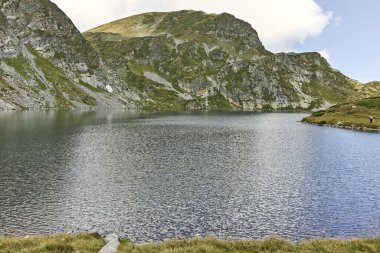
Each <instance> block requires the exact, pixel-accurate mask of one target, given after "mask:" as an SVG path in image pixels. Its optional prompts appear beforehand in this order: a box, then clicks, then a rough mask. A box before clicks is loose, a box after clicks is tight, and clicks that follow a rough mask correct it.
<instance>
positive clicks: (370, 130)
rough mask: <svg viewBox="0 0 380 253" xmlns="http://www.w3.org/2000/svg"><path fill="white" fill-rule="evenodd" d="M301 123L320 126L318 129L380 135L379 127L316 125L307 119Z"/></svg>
mask: <svg viewBox="0 0 380 253" xmlns="http://www.w3.org/2000/svg"><path fill="white" fill-rule="evenodd" d="M301 122H302V123H304V124H308V125H314V126H320V127H330V128H339V129H346V130H353V131H359V132H368V133H380V127H379V128H370V127H365V126H358V125H355V124H352V125H345V124H344V123H342V124H339V123H337V124H329V123H318V122H313V121H309V120H307V119H303V120H302V121H301Z"/></svg>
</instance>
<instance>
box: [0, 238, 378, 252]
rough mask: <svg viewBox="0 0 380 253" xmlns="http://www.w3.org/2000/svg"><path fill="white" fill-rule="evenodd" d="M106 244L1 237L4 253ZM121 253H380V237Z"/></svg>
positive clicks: (168, 245) (163, 246) (125, 248)
mask: <svg viewBox="0 0 380 253" xmlns="http://www.w3.org/2000/svg"><path fill="white" fill-rule="evenodd" d="M104 245H105V241H104V240H103V239H102V238H101V237H100V236H98V235H62V236H53V237H32V238H28V239H25V238H3V239H1V238H0V252H1V253H8V252H9V253H10V252H27V253H37V252H38V253H40V252H42V253H46V252H49V253H50V252H51V253H74V252H84V253H87V252H94V253H95V252H99V250H100V249H101V248H102V247H103V246H104ZM118 252H119V253H127V252H128V253H199V252H203V253H232V252H233V253H248V252H250V253H269V252H271V253H294V252H296V253H361V252H363V253H364V252H365V253H379V252H380V238H377V239H355V240H313V241H306V242H303V243H300V244H293V243H290V242H287V241H284V240H280V239H276V238H269V239H267V240H254V241H221V240H217V239H211V238H209V239H193V240H172V241H167V242H163V243H143V244H134V243H130V242H128V241H125V242H122V244H121V245H120V247H119V250H118Z"/></svg>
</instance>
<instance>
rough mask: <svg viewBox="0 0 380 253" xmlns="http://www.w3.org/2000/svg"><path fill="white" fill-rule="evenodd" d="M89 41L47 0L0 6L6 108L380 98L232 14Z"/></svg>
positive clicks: (298, 104) (191, 106)
mask: <svg viewBox="0 0 380 253" xmlns="http://www.w3.org/2000/svg"><path fill="white" fill-rule="evenodd" d="M84 36H85V38H86V39H87V40H86V39H84V37H83V35H82V34H80V32H79V31H78V30H77V28H76V27H75V26H74V24H73V23H72V22H71V20H70V19H69V18H68V17H67V16H66V15H65V14H64V13H63V12H62V11H61V10H60V9H59V8H58V7H57V6H56V5H55V4H53V3H51V2H50V1H49V0H0V110H10V109H30V108H32V109H33V108H92V107H98V108H99V107H107V108H122V107H127V108H137V109H147V110H186V109H187V110H197V109H211V110H214V109H215V110H221V109H222V110H257V109H263V110H272V109H287V110H293V109H318V108H325V107H328V106H330V105H332V104H336V103H340V102H344V101H346V100H348V99H358V98H362V97H370V96H376V95H378V94H379V93H380V91H379V90H378V89H377V88H376V85H373V84H369V85H366V86H362V85H360V84H359V83H358V82H356V81H354V80H351V79H350V78H348V77H346V76H344V75H343V74H342V73H340V72H339V71H336V70H334V69H332V68H331V67H330V65H329V64H328V63H327V61H326V60H325V59H324V58H322V57H321V56H320V55H319V54H318V53H303V54H294V53H289V54H284V53H281V54H273V53H271V52H269V51H267V50H266V49H265V48H264V46H263V44H262V43H261V41H260V39H259V36H258V34H257V32H256V31H255V30H254V29H253V28H252V27H251V25H249V24H248V23H247V22H244V21H242V20H239V19H237V18H235V17H234V16H232V15H230V14H227V13H223V14H219V15H216V14H206V13H204V12H199V11H179V12H169V13H146V14H141V15H137V16H133V17H129V18H126V19H122V20H118V21H115V22H111V23H108V24H105V25H103V26H100V27H98V28H95V29H92V30H90V31H88V32H86V33H84Z"/></svg>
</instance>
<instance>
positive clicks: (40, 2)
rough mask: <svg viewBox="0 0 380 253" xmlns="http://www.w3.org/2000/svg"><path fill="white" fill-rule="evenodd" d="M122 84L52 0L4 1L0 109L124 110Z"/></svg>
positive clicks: (1, 6)
mask: <svg viewBox="0 0 380 253" xmlns="http://www.w3.org/2000/svg"><path fill="white" fill-rule="evenodd" d="M121 87H122V82H121V81H120V79H119V78H118V77H117V76H116V75H115V74H114V73H113V72H112V71H111V70H110V69H109V68H108V67H106V66H105V65H104V63H103V62H102V60H101V58H100V57H99V55H98V53H97V52H96V51H95V50H94V49H93V48H92V46H91V45H90V44H89V43H88V42H87V41H86V40H85V39H84V38H83V37H82V35H81V33H80V32H79V31H78V30H77V28H76V27H75V26H74V24H73V23H72V22H71V21H70V19H69V18H68V17H67V16H66V15H65V14H64V13H63V12H62V11H61V10H60V9H59V8H58V7H57V6H56V5H55V4H53V3H51V2H50V1H48V0H0V109H1V108H3V109H21V108H52V107H53V108H62V107H67V108H73V107H77V108H83V107H94V106H98V107H123V106H128V105H129V102H128V101H127V99H124V101H121V100H120V99H116V98H115V95H114V94H111V93H110V92H111V91H112V92H114V93H118V91H121Z"/></svg>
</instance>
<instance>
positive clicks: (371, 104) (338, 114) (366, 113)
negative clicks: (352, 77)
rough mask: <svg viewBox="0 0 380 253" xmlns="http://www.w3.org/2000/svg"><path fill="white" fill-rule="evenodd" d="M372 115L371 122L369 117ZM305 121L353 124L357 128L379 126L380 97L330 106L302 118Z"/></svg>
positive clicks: (343, 124)
mask: <svg viewBox="0 0 380 253" xmlns="http://www.w3.org/2000/svg"><path fill="white" fill-rule="evenodd" d="M370 116H373V117H374V122H373V123H372V124H371V123H370V120H369V117H370ZM304 121H305V122H309V123H314V124H320V125H337V126H342V127H345V126H354V127H359V128H363V127H366V128H374V129H377V128H380V97H374V98H367V99H363V100H359V101H355V102H350V103H344V104H339V105H335V106H332V107H331V108H329V109H327V110H325V111H318V112H315V113H313V114H312V115H311V116H309V117H307V118H305V119H304Z"/></svg>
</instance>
